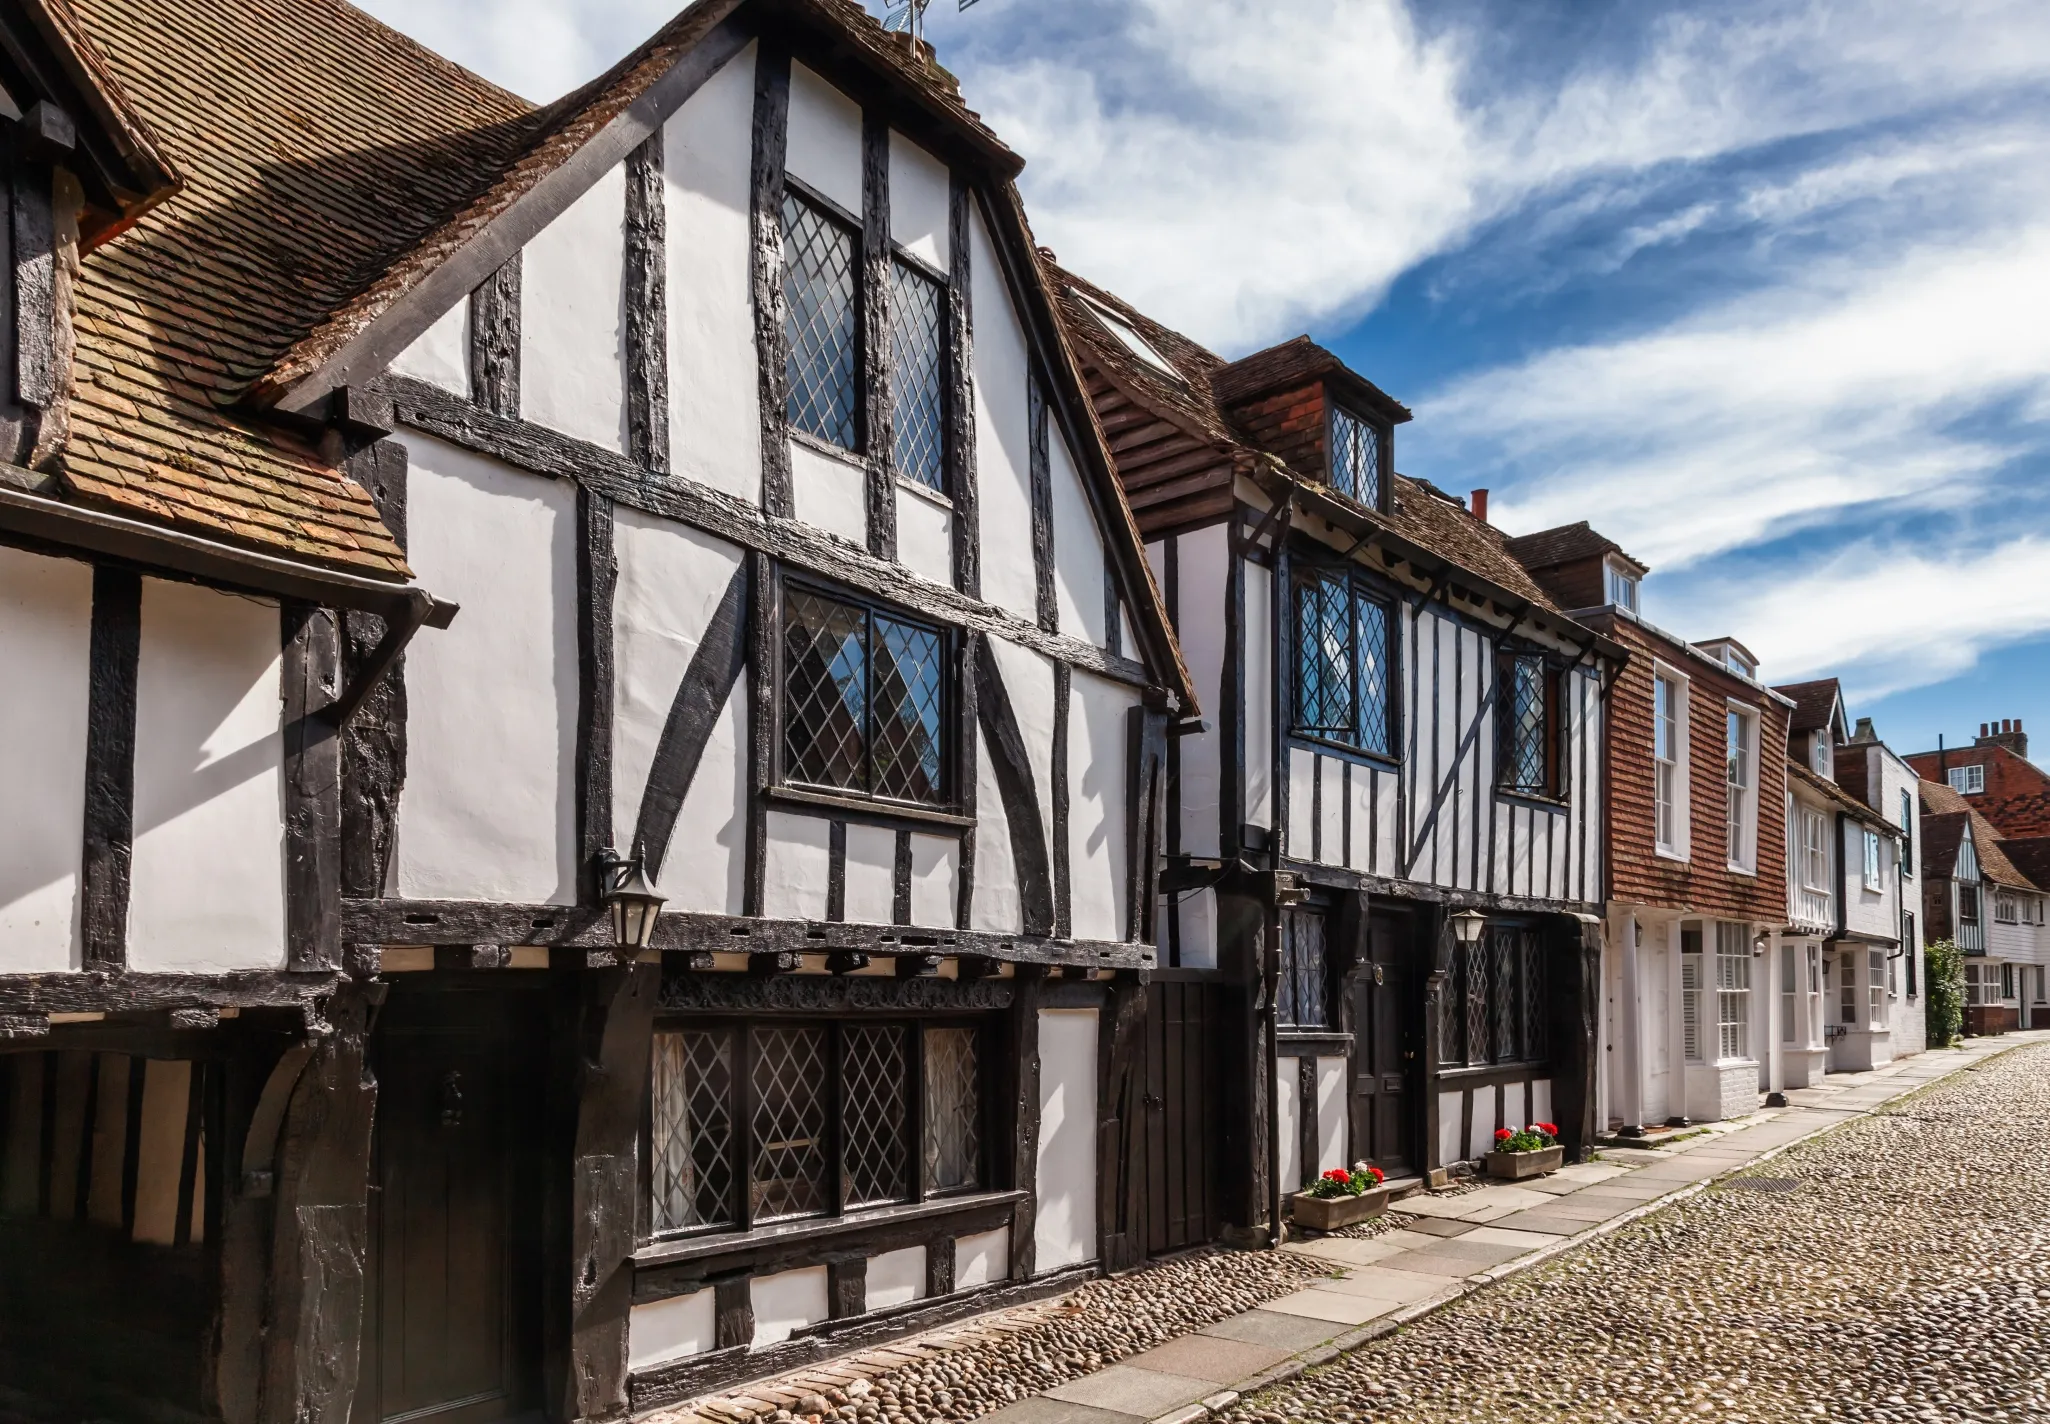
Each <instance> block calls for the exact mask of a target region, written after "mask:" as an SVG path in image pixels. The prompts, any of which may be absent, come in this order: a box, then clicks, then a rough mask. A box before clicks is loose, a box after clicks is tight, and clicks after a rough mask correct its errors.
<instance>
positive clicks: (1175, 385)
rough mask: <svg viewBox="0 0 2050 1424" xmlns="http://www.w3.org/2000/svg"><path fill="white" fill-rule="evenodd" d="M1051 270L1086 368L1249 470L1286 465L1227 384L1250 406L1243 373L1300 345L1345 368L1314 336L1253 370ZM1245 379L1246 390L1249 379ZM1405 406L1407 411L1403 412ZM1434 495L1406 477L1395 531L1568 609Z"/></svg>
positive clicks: (1396, 503) (1458, 509)
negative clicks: (1117, 326)
mask: <svg viewBox="0 0 2050 1424" xmlns="http://www.w3.org/2000/svg"><path fill="white" fill-rule="evenodd" d="M1047 268H1048V277H1049V280H1050V282H1052V284H1053V285H1054V289H1055V296H1056V299H1057V301H1058V302H1059V307H1060V315H1061V320H1062V324H1063V325H1064V326H1065V327H1066V328H1067V333H1068V337H1069V339H1070V340H1071V341H1073V342H1074V343H1075V345H1076V347H1077V348H1078V351H1079V354H1080V355H1081V356H1082V358H1083V360H1084V362H1085V363H1086V364H1088V365H1090V366H1093V367H1095V368H1096V369H1098V370H1100V371H1102V372H1103V373H1104V374H1105V375H1106V376H1107V377H1109V378H1110V379H1112V380H1115V381H1116V382H1117V384H1118V385H1119V386H1120V387H1121V388H1123V389H1124V390H1125V391H1126V392H1128V393H1129V394H1130V395H1131V396H1132V398H1133V399H1134V400H1136V401H1138V402H1139V403H1140V404H1141V405H1143V406H1145V407H1146V408H1148V409H1150V410H1151V411H1153V412H1154V413H1155V414H1156V415H1158V416H1159V417H1160V418H1161V419H1163V420H1169V421H1173V422H1174V423H1176V424H1178V425H1180V426H1181V427H1182V428H1183V429H1184V430H1187V431H1188V432H1189V433H1190V434H1192V435H1194V436H1196V437H1197V438H1199V439H1201V440H1204V441H1206V442H1208V443H1209V444H1211V445H1212V446H1214V447H1215V448H1216V449H1217V450H1218V451H1219V452H1220V453H1222V454H1226V455H1232V456H1237V457H1240V458H1242V459H1243V460H1245V461H1246V462H1248V463H1249V464H1250V463H1252V462H1256V461H1263V460H1264V461H1267V462H1269V463H1270V464H1278V463H1279V462H1278V461H1276V459H1275V457H1274V456H1273V455H1271V454H1269V453H1268V452H1267V451H1264V450H1262V449H1260V448H1258V447H1257V446H1254V445H1252V444H1249V443H1248V442H1247V440H1246V438H1245V436H1244V435H1243V433H1242V432H1241V431H1240V430H1239V428H1238V427H1237V425H1236V424H1235V423H1234V422H1233V420H1232V418H1231V413H1230V410H1229V408H1228V407H1229V405H1230V402H1227V401H1226V400H1225V399H1224V398H1223V397H1222V396H1220V394H1219V390H1218V383H1219V382H1220V381H1222V382H1223V388H1224V390H1226V391H1230V392H1232V393H1233V394H1234V397H1235V399H1237V400H1244V399H1246V398H1247V396H1248V395H1249V394H1250V393H1252V392H1254V391H1256V390H1257V389H1259V388H1260V387H1259V385H1258V384H1257V383H1253V384H1243V383H1242V384H1234V380H1233V377H1232V376H1231V374H1230V373H1231V371H1232V369H1233V367H1234V366H1238V365H1243V364H1245V363H1251V362H1257V361H1260V360H1262V359H1264V358H1267V357H1268V356H1269V355H1270V354H1271V352H1274V351H1282V350H1286V349H1288V348H1290V347H1296V346H1297V343H1298V342H1299V343H1301V345H1302V346H1305V347H1309V348H1311V349H1313V350H1315V351H1317V352H1322V353H1323V354H1322V357H1319V358H1315V359H1317V360H1321V359H1324V358H1328V359H1330V360H1332V361H1336V360H1337V358H1336V357H1334V356H1331V354H1330V353H1329V352H1325V351H1323V348H1322V347H1318V346H1316V345H1315V343H1313V342H1310V341H1309V339H1308V338H1307V337H1299V338H1297V339H1296V341H1295V342H1284V343H1283V344H1282V346H1280V347H1273V348H1270V349H1269V351H1267V352H1256V353H1255V354H1254V355H1253V356H1249V357H1247V358H1245V362H1244V363H1235V362H1227V361H1225V360H1224V359H1223V358H1222V357H1220V356H1218V355H1217V354H1216V353H1215V352H1213V351H1210V350H1209V349H1208V348H1206V347H1204V346H1202V345H1200V344H1198V343H1197V342H1195V341H1192V340H1191V339H1189V338H1188V337H1187V336H1184V335H1183V334H1182V333H1180V332H1178V331H1176V330H1174V329H1173V328H1172V327H1167V326H1163V325H1161V324H1160V323H1159V322H1157V321H1155V320H1153V318H1151V317H1149V316H1147V315H1146V314H1145V313H1144V312H1142V311H1140V310H1139V309H1138V308H1136V307H1134V306H1133V305H1132V304H1131V303H1129V302H1127V301H1125V300H1124V299H1123V298H1121V297H1119V296H1117V295H1115V294H1114V293H1112V292H1110V291H1108V290H1106V289H1105V288H1103V287H1099V286H1097V285H1096V284H1095V283H1093V282H1090V281H1088V280H1086V279H1085V278H1082V277H1079V276H1077V275H1076V274H1075V273H1073V272H1070V271H1068V270H1067V269H1065V268H1062V267H1059V266H1056V265H1054V264H1053V263H1051V262H1049V263H1048V264H1047ZM1092 302H1093V303H1096V304H1099V305H1101V306H1103V307H1105V308H1107V309H1108V310H1109V311H1111V312H1112V313H1113V314H1114V315H1116V316H1118V317H1120V318H1122V319H1123V320H1125V321H1127V322H1129V323H1130V324H1131V326H1132V329H1133V330H1134V331H1136V332H1137V333H1138V334H1139V335H1140V336H1141V337H1143V338H1144V339H1145V341H1146V344H1147V345H1149V346H1151V347H1152V348H1153V349H1154V350H1155V351H1158V352H1159V353H1160V354H1161V356H1162V357H1164V358H1165V359H1166V360H1167V361H1168V363H1169V364H1170V365H1172V366H1173V367H1174V368H1175V371H1176V373H1177V374H1178V375H1179V376H1180V377H1181V380H1179V381H1176V380H1172V379H1170V378H1168V377H1167V376H1165V375H1163V374H1162V373H1161V372H1159V371H1157V370H1155V369H1154V368H1153V367H1152V366H1151V365H1150V364H1148V363H1147V362H1146V361H1144V360H1142V359H1141V358H1140V357H1139V356H1137V355H1135V354H1134V353H1133V352H1132V351H1131V350H1130V349H1129V348H1128V347H1126V346H1125V344H1124V343H1123V342H1122V341H1119V340H1118V339H1117V337H1115V336H1114V335H1112V334H1111V333H1110V331H1109V330H1107V329H1106V328H1105V326H1104V324H1103V322H1102V321H1101V319H1100V318H1099V317H1098V316H1097V314H1096V313H1095V312H1093V311H1091V310H1090V304H1091V303H1092ZM1298 349H1300V348H1298ZM1304 359H1305V361H1306V363H1307V364H1306V365H1305V367H1303V368H1301V369H1307V365H1308V364H1314V361H1311V359H1310V358H1304ZM1341 364H1342V363H1341ZM1348 375H1349V376H1350V377H1351V379H1353V380H1356V381H1358V382H1359V384H1360V385H1361V386H1367V388H1368V389H1373V388H1372V387H1371V386H1368V383H1367V382H1366V381H1365V380H1364V379H1362V378H1360V377H1358V376H1352V375H1351V373H1350V372H1348ZM1263 379H1264V378H1263ZM1240 380H1241V382H1243V380H1244V378H1243V377H1241V378H1240ZM1376 394H1379V393H1378V392H1376ZM1382 398H1383V399H1388V398H1387V397H1385V396H1384V397H1382ZM1390 403H1391V404H1394V402H1392V401H1391V402H1390ZM1396 408H1397V409H1402V408H1401V407H1400V406H1399V405H1398V406H1396ZM1408 414H1409V413H1408V411H1407V410H1403V418H1405V419H1406V418H1407V417H1408ZM1292 473H1293V474H1294V475H1295V477H1296V478H1298V479H1301V480H1305V481H1312V482H1314V481H1313V480H1312V475H1311V472H1309V471H1303V470H1297V471H1292ZM1434 490H1435V487H1434V486H1432V485H1430V484H1428V483H1427V482H1425V481H1420V480H1413V479H1411V478H1409V477H1408V476H1407V475H1404V474H1401V473H1399V472H1398V473H1397V474H1396V476H1395V487H1394V490H1393V494H1394V499H1393V501H1392V505H1393V509H1392V512H1391V514H1390V516H1389V518H1388V520H1387V523H1388V525H1389V526H1390V527H1391V528H1392V529H1393V530H1394V531H1395V532H1396V533H1397V534H1400V535H1401V536H1403V537H1404V538H1406V539H1408V540H1410V541H1411V542H1412V543H1414V544H1416V545H1418V546H1420V547H1421V548H1424V549H1427V550H1429V551H1430V552H1432V553H1434V554H1436V555H1438V556H1439V557H1440V558H1443V559H1447V560H1449V561H1450V562H1452V563H1454V564H1457V565H1459V566H1460V567H1462V568H1464V569H1466V570H1467V571H1468V572H1469V573H1473V574H1478V575H1480V576H1481V577H1482V578H1485V579H1487V580H1488V581H1490V582H1492V583H1494V584H1495V585H1497V586H1498V587H1500V588H1503V589H1505V590H1507V591H1508V592H1510V593H1512V594H1514V595H1516V596H1517V597H1518V598H1523V599H1527V600H1528V601H1529V602H1531V603H1532V604H1534V605H1536V606H1537V607H1539V608H1541V609H1545V610H1547V611H1549V612H1552V613H1558V612H1559V611H1560V610H1559V608H1558V605H1557V604H1555V603H1554V602H1553V601H1552V599H1551V597H1550V596H1549V595H1548V594H1546V593H1545V591H1544V590H1543V589H1541V588H1539V587H1538V585H1537V583H1536V581H1535V580H1533V579H1532V578H1531V576H1530V573H1529V571H1528V570H1527V569H1525V568H1524V566H1523V565H1522V564H1520V563H1518V562H1517V561H1516V560H1515V559H1514V558H1512V557H1511V556H1510V554H1509V553H1508V551H1507V549H1505V548H1504V539H1503V536H1502V533H1501V531H1500V530H1498V529H1496V528H1495V527H1494V526H1492V525H1489V524H1484V523H1482V522H1481V521H1480V520H1478V519H1475V518H1474V517H1473V516H1472V515H1471V514H1469V513H1468V512H1467V511H1466V509H1465V508H1464V507H1463V506H1462V505H1461V504H1460V503H1459V501H1457V500H1456V499H1452V498H1451V497H1450V496H1446V495H1443V494H1442V493H1434Z"/></svg>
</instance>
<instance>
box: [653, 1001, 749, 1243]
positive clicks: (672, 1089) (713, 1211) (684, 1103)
mask: <svg viewBox="0 0 2050 1424" xmlns="http://www.w3.org/2000/svg"><path fill="white" fill-rule="evenodd" d="M653 1099H654V1134H653V1139H652V1142H651V1152H650V1158H651V1161H650V1174H651V1177H652V1187H653V1192H654V1211H653V1213H652V1215H653V1225H654V1229H655V1231H656V1232H658V1233H660V1232H665V1231H684V1230H688V1229H690V1228H692V1227H699V1226H724V1225H728V1224H730V1223H731V1222H732V1221H733V1220H734V1201H733V1112H732V1102H733V1035H732V1033H731V1032H730V1031H727V1030H724V1029H717V1030H712V1031H709V1032H706V1031H695V1030H694V1031H691V1032H687V1033H658V1034H656V1035H655V1052H654V1083H653Z"/></svg>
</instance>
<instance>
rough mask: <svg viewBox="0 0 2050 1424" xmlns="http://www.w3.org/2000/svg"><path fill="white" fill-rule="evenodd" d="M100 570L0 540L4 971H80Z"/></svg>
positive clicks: (0, 966) (0, 921)
mask: <svg viewBox="0 0 2050 1424" xmlns="http://www.w3.org/2000/svg"><path fill="white" fill-rule="evenodd" d="M92 619H93V571H92V567H91V566H90V565H88V564H82V563H77V562H75V561H73V560H70V559H46V558H43V557H42V556H41V555H38V554H28V553H23V552H22V551H20V550H18V549H9V548H4V547H0V669H5V671H6V676H7V682H8V687H9V691H8V693H7V695H6V696H4V697H0V787H5V788H6V790H5V795H4V799H5V804H6V814H4V815H0V974H33V973H38V972H42V971H47V970H62V969H75V968H77V967H78V964H79V962H80V961H79V950H78V877H79V862H80V860H81V858H82V849H81V848H82V845H83V842H84V839H85V731H86V714H87V708H88V706H89V704H90V701H91V698H90V685H91V680H92Z"/></svg>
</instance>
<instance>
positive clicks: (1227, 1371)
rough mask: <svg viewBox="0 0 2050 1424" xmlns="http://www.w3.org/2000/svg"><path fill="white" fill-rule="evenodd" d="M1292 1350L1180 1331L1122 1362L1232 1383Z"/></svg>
mask: <svg viewBox="0 0 2050 1424" xmlns="http://www.w3.org/2000/svg"><path fill="white" fill-rule="evenodd" d="M1294 1353H1295V1352H1294V1351H1293V1350H1289V1349H1285V1348H1283V1347H1282V1346H1280V1345H1261V1344H1255V1343H1253V1342H1252V1341H1248V1340H1228V1339H1220V1338H1219V1337H1217V1336H1215V1335H1184V1336H1182V1337H1181V1338H1180V1339H1179V1340H1170V1341H1168V1342H1167V1343H1166V1344H1165V1345H1156V1346H1154V1347H1153V1348H1152V1349H1150V1350H1147V1351H1145V1352H1144V1353H1143V1354H1138V1355H1134V1356H1132V1357H1131V1358H1130V1359H1128V1360H1126V1361H1125V1363H1126V1364H1128V1365H1130V1366H1132V1367H1133V1368H1134V1369H1141V1370H1159V1371H1161V1372H1162V1373H1164V1374H1171V1375H1184V1376H1187V1377H1188V1378H1190V1379H1199V1380H1208V1381H1209V1382H1210V1383H1211V1384H1232V1383H1234V1382H1236V1381H1238V1380H1242V1379H1247V1378H1250V1377H1251V1376H1253V1375H1256V1374H1258V1373H1260V1371H1262V1370H1264V1369H1266V1368H1267V1367H1268V1366H1270V1365H1278V1364H1280V1363H1281V1362H1282V1361H1283V1360H1285V1359H1287V1358H1288V1357H1289V1356H1290V1355H1292V1354H1294Z"/></svg>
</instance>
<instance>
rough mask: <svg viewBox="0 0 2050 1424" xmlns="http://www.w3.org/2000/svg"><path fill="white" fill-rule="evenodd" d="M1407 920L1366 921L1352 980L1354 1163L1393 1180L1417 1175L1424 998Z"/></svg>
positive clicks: (1371, 915) (1372, 917) (1388, 915)
mask: <svg viewBox="0 0 2050 1424" xmlns="http://www.w3.org/2000/svg"><path fill="white" fill-rule="evenodd" d="M1414 939H1415V935H1414V933H1413V930H1412V922H1411V919H1410V917H1409V916H1408V915H1406V914H1397V913H1393V912H1390V911H1385V910H1379V909H1376V910H1371V911H1369V912H1368V914H1367V923H1366V943H1365V944H1364V945H1362V946H1361V951H1362V952H1361V962H1360V965H1359V968H1358V969H1357V970H1356V971H1354V973H1353V976H1352V986H1353V988H1352V1005H1351V1008H1352V1031H1353V1051H1352V1103H1351V1106H1352V1160H1353V1161H1355V1162H1358V1161H1366V1162H1371V1163H1373V1164H1374V1165H1375V1166H1376V1167H1379V1168H1380V1169H1381V1170H1382V1171H1383V1172H1385V1173H1387V1174H1388V1175H1389V1176H1391V1177H1399V1176H1406V1175H1408V1174H1410V1173H1411V1172H1413V1171H1414V1170H1415V1164H1416V1160H1417V1158H1416V1138H1417V1131H1416V1120H1417V1116H1418V1113H1417V1108H1418V1104H1419V1102H1420V1098H1419V1096H1418V1095H1419V1092H1420V1089H1419V1086H1418V1083H1417V1075H1418V1073H1419V1071H1420V1069H1421V1066H1422V1059H1421V1051H1422V1035H1423V995H1422V983H1421V977H1420V975H1419V974H1418V973H1417V972H1416V967H1415V960H1416V954H1415V945H1414V943H1413V941H1414Z"/></svg>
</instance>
